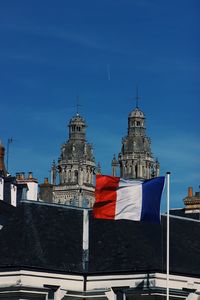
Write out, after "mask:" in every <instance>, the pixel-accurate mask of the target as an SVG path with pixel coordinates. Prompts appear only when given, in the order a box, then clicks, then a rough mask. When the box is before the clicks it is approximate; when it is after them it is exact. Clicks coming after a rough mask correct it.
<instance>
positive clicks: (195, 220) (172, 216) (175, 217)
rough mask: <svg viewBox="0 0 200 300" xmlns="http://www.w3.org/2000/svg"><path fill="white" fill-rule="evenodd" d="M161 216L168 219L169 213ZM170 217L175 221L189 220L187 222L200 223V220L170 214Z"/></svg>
mask: <svg viewBox="0 0 200 300" xmlns="http://www.w3.org/2000/svg"><path fill="white" fill-rule="evenodd" d="M161 216H163V217H167V213H164V214H161ZM169 216H170V218H174V219H181V220H187V221H192V222H198V223H200V220H197V219H192V218H186V217H180V216H175V215H170V214H169Z"/></svg>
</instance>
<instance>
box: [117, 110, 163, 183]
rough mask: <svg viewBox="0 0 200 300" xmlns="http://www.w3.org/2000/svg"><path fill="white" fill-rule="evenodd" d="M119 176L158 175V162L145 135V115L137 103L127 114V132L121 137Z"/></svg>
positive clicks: (134, 177) (146, 177) (140, 176)
mask: <svg viewBox="0 0 200 300" xmlns="http://www.w3.org/2000/svg"><path fill="white" fill-rule="evenodd" d="M118 160H119V165H120V177H123V178H126V179H137V178H138V179H150V178H153V177H157V176H159V168H160V167H159V163H158V161H157V160H154V158H153V154H152V152H151V140H150V138H149V137H147V136H146V128H145V115H144V113H143V112H142V111H141V110H140V109H139V107H138V105H136V108H135V109H134V110H133V111H131V112H130V114H129V116H128V134H127V136H125V137H124V138H123V139H122V148H121V153H119V157H118Z"/></svg>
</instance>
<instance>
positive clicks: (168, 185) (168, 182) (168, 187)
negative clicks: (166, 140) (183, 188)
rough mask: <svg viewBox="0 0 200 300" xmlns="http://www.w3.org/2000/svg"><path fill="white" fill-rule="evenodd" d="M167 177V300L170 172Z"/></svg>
mask: <svg viewBox="0 0 200 300" xmlns="http://www.w3.org/2000/svg"><path fill="white" fill-rule="evenodd" d="M166 175H167V258H166V273H167V282H166V286H167V291H166V296H167V300H169V209H170V172H167V173H166Z"/></svg>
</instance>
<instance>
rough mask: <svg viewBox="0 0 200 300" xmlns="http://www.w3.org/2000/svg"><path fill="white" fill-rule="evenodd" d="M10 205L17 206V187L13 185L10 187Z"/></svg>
mask: <svg viewBox="0 0 200 300" xmlns="http://www.w3.org/2000/svg"><path fill="white" fill-rule="evenodd" d="M10 194H11V205H13V206H17V187H16V185H14V184H11V185H10Z"/></svg>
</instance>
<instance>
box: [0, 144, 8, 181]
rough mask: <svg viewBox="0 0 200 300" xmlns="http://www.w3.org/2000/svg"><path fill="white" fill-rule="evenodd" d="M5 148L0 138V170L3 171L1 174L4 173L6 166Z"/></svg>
mask: <svg viewBox="0 0 200 300" xmlns="http://www.w3.org/2000/svg"><path fill="white" fill-rule="evenodd" d="M4 156H5V148H4V146H3V144H2V142H1V140H0V171H3V174H4V175H6V174H7V172H6V168H5V164H4Z"/></svg>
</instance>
